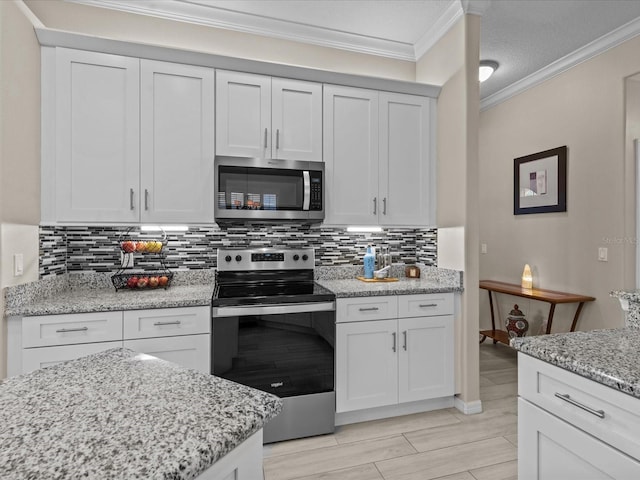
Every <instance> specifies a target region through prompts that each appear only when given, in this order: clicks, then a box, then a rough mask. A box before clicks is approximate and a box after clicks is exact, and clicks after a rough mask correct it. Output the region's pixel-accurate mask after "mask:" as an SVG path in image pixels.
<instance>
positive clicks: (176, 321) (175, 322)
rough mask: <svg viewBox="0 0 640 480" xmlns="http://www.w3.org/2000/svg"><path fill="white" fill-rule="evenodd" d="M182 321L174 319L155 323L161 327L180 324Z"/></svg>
mask: <svg viewBox="0 0 640 480" xmlns="http://www.w3.org/2000/svg"><path fill="white" fill-rule="evenodd" d="M181 323H182V322H181V321H180V320H174V321H173V322H155V323H154V324H153V325H154V326H156V327H159V326H161V325H180V324H181Z"/></svg>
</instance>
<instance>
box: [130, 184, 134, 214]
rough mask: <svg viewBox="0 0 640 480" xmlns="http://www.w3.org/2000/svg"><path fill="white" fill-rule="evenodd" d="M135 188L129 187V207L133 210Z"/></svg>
mask: <svg viewBox="0 0 640 480" xmlns="http://www.w3.org/2000/svg"><path fill="white" fill-rule="evenodd" d="M133 208H134V207H133V188H130V189H129V209H130V210H133Z"/></svg>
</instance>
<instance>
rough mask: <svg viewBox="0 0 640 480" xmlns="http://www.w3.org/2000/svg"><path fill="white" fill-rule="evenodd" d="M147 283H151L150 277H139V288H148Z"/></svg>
mask: <svg viewBox="0 0 640 480" xmlns="http://www.w3.org/2000/svg"><path fill="white" fill-rule="evenodd" d="M147 285H149V278H148V277H140V278H139V279H138V288H147Z"/></svg>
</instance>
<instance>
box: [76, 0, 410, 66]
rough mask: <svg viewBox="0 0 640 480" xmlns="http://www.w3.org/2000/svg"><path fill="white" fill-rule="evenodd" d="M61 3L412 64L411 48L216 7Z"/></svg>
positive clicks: (104, 0)
mask: <svg viewBox="0 0 640 480" xmlns="http://www.w3.org/2000/svg"><path fill="white" fill-rule="evenodd" d="M65 1H67V2H69V3H77V4H81V5H89V6H93V7H101V8H108V9H111V10H119V11H123V12H128V13H135V14H138V15H147V16H152V17H157V18H164V19H167V20H174V21H179V22H187V23H192V24H195V25H204V26H208V27H215V28H221V29H225V30H233V31H238V32H243V33H249V34H253V35H261V36H267V37H272V38H279V39H281V40H288V41H292V42H299V43H306V44H311V45H317V46H321V47H329V48H337V49H340V50H347V51H351V52H357V53H364V54H368V55H378V56H382V57H388V58H394V59H398V60H406V61H411V62H415V61H416V56H415V50H414V46H413V45H411V44H409V43H403V42H394V41H390V40H384V39H381V38H375V37H369V36H365V35H357V34H353V33H349V32H342V31H339V30H331V29H326V28H320V27H315V26H312V25H306V24H301V23H295V22H289V21H284V20H279V19H276V18H270V17H265V16H261V15H251V14H245V13H241V12H236V11H232V10H228V9H223V8H219V7H213V6H207V5H201V4H198V3H197V2H196V3H191V2H184V1H172V2H161V3H160V5H161V6H162V10H161V11H159V10H157V9H155V8H153V6H154V5H158V2H128V1H123V0H65ZM212 12H215V18H212V17H214V16H213V15H211V13H212Z"/></svg>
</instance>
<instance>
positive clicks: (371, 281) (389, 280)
mask: <svg viewBox="0 0 640 480" xmlns="http://www.w3.org/2000/svg"><path fill="white" fill-rule="evenodd" d="M356 278H357V279H358V280H360V281H361V282H370V283H376V282H377V283H387V282H397V281H398V279H397V278H395V277H385V278H364V277H356Z"/></svg>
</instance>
